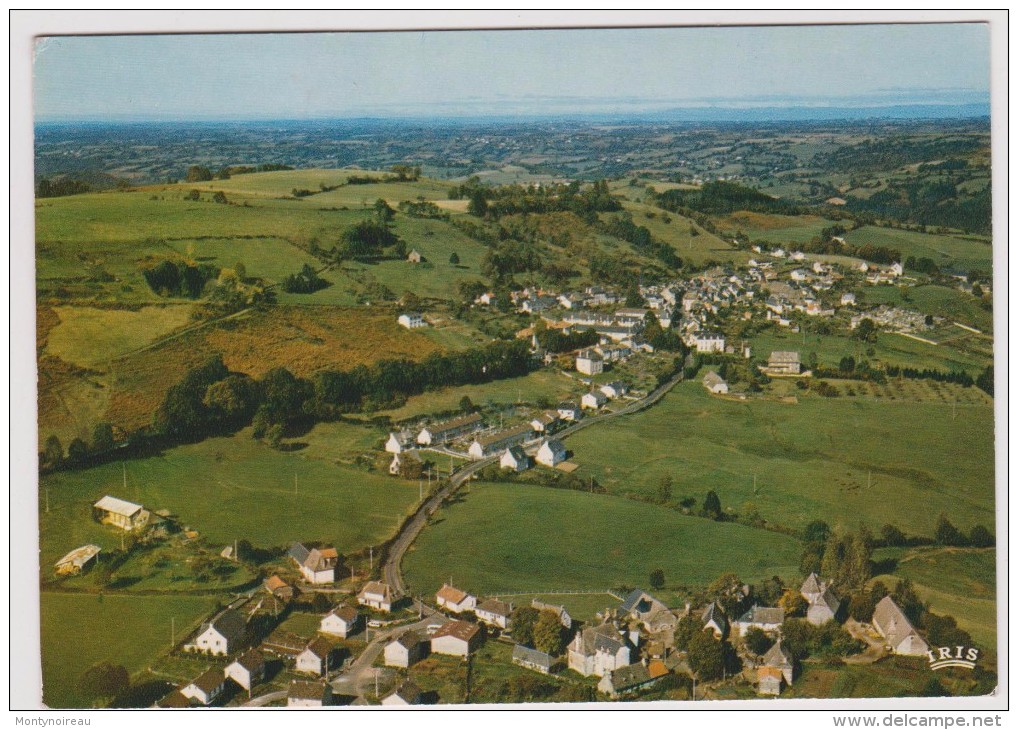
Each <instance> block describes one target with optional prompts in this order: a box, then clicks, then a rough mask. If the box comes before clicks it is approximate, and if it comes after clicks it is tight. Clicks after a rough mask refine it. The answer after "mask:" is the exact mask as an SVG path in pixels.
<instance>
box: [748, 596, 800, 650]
mask: <svg viewBox="0 0 1018 730" xmlns="http://www.w3.org/2000/svg"><path fill="white" fill-rule="evenodd" d="M800 598H801V596H800ZM744 641H745V643H746V648H747V649H749V650H750V651H751V652H753V653H754V654H756V655H757V656H762V655H763V654H766V653H767V650H768V649H770V648H771V647H772V646H774V639H772V638H771V637H769V636H768V635H767V634H766V633H765V632H764V630H763V629H761V628H760V627H759V626H754V627H752V628H751V629H750V630H749V631H747V632H746V637H745V639H744Z"/></svg>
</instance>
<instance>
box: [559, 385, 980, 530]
mask: <svg viewBox="0 0 1018 730" xmlns="http://www.w3.org/2000/svg"><path fill="white" fill-rule="evenodd" d="M992 434H993V409H992V406H991V405H988V404H987V405H972V406H965V407H959V408H957V409H956V413H955V414H954V415H952V407H951V406H950V405H948V404H946V403H912V402H907V401H895V402H884V401H876V400H870V399H861V398H860V399H853V398H834V399H821V398H802V399H801V400H800V402H798V403H796V404H791V403H780V402H775V401H767V400H749V401H745V402H738V401H732V400H722V399H718V398H716V397H712V396H710V395H709V394H708V393H707V392H706V390H705V389H704V388H703V387H702V386H701V385H700V383H699V382H698V381H694V382H689V383H682V384H680V385H679V386H677V387H676V388H675V389H674V390H673V391H672V392H671V393H669V394H668V395H667V396H666V397H665V398H664V399H663V400H662V401H661V402H660V403H659V404H658V405H657V406H655V407H654V408H652V409H650V410H648V411H644V412H642V413H639V414H635V415H632V416H626V417H624V418H621V419H613V420H612V421H609V422H606V423H604V424H599V425H597V426H595V427H593V428H589V429H585V430H583V431H581V432H579V433H577V434H575V435H574V436H571V437H570V438H569V439H568V441H567V442H566V446H567V448H569V449H570V450H571V451H572V452H573V457H572V460H573V461H575V462H577V463H578V464H580V467H581V471H580V472H579V473H581V474H583V475H584V476H588V475H589V476H593V477H595V478H596V479H597V480H598V482H600V483H601V484H602V485H604V486H606V487H607V488H608V489H609V490H610V491H611V492H612V493H614V494H626V493H633V494H637V495H654V494H656V493H657V489H658V485H659V484H660V482H661V479H662V477H664V476H665V475H669V476H671V477H672V478H673V479H674V482H675V484H674V487H673V495H674V498H675V499H676V500H677V499H680V498H682V497H685V496H692V497H695V498H696V499H697V503H698V504H699V503H700V502H702V500H703V497H704V495H705V494H706V493H707V491H708V490H711V489H713V490H714V491H716V492H717V493H718V495H719V497H720V498H721V504H722V506H723V507H731V508H733V509H734V510H736V511H737V512H746V511H749V510H748V509H747V507H749V509H756V510H758V511H759V513H760V514H761V515H762V516H763V517H764V518H765V519H767V520H770V521H772V522H775V523H778V524H781V525H785V526H788V527H791V528H801V527H803V526H804V525H805V524H806V523H808V522H809V521H811V520H814V519H823V520H826V521H828V522H829V523H830V524H832V525H839V524H840V525H844V526H845V527H848V528H854V527H855V526H856V525H857V524H858V523H860V522H863V523H866V524H868V525H870V526H871V527H873V528H879V527H880V526H881V525H883V524H885V523H891V524H895V525H897V526H898V527H899V528H901V529H903V530H904V531H905V532H907V533H910V534H921V535H931V534H932V532H933V527H934V524H935V523H936V520H937V517H938V515H940V514H941V513H945V514H948V515H950V516H951V519H952V520H954V522H955V523H956V524H958V525H959V526H961V527H962V528H964V529H969V528H971V527H972V526H973V525H975V524H980V523H981V524H984V525H992V524H993V523H994V473H993V437H992ZM754 475H755V477H756V487H755V488H754Z"/></svg>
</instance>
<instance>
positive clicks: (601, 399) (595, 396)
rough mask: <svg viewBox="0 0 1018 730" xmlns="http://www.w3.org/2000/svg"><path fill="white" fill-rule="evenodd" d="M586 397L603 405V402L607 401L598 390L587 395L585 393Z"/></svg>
mask: <svg viewBox="0 0 1018 730" xmlns="http://www.w3.org/2000/svg"><path fill="white" fill-rule="evenodd" d="M587 395H589V396H590V397H591V398H593V399H594V400H595V401H597V402H598V403H604V402H605V401H607V400H608V397H607V396H606V395H605V394H604V393H602V392H601V391H600V390H592V391H590V392H589V393H587Z"/></svg>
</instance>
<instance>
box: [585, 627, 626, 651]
mask: <svg viewBox="0 0 1018 730" xmlns="http://www.w3.org/2000/svg"><path fill="white" fill-rule="evenodd" d="M580 643H581V646H582V647H583V653H584V654H585V655H587V656H590V655H592V654H595V653H597V652H599V651H602V652H608V653H610V654H615V653H616V652H618V650H619V649H621V648H622V647H624V646H625V640H624V639H623V638H622V635H621V634H620V633H619V631H618V629H616V628H615V627H614V626H612V625H611V624H601V625H600V626H590V627H588V628H585V629H584V630H583V632H582V633H581V634H580Z"/></svg>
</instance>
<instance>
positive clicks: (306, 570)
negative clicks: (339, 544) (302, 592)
mask: <svg viewBox="0 0 1018 730" xmlns="http://www.w3.org/2000/svg"><path fill="white" fill-rule="evenodd" d="M338 564H339V553H338V552H336V548H334V547H323V548H312V549H311V550H309V551H308V556H307V558H305V559H304V562H302V563H301V564H300V572H301V575H303V576H304V580H306V581H307V582H308V583H312V584H314V585H321V584H323V583H335V581H336V566H337V565H338Z"/></svg>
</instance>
